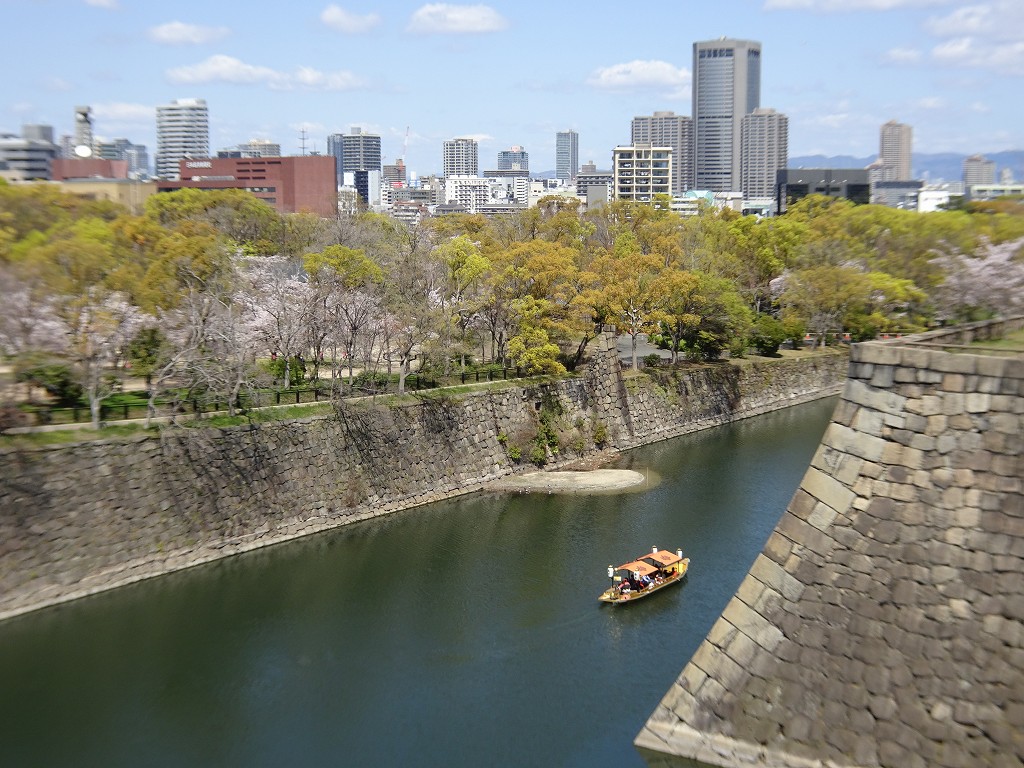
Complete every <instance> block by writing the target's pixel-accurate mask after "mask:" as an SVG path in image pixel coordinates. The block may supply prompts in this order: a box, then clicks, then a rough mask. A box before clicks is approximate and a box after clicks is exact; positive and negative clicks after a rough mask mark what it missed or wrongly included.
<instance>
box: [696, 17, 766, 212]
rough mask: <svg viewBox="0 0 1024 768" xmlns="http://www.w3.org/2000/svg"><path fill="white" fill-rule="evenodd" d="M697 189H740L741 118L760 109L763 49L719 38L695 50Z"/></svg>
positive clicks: (754, 43)
mask: <svg viewBox="0 0 1024 768" xmlns="http://www.w3.org/2000/svg"><path fill="white" fill-rule="evenodd" d="M692 90H693V144H694V153H693V158H694V188H695V189H707V190H711V191H713V192H731V191H738V190H739V188H740V139H741V123H742V120H743V116H744V115H746V114H749V113H751V112H753V111H754V110H755V109H757V108H758V107H759V106H761V44H760V43H757V42H754V41H751V40H733V39H731V38H725V37H723V38H720V39H718V40H709V41H704V42H698V43H694V44H693V89H692Z"/></svg>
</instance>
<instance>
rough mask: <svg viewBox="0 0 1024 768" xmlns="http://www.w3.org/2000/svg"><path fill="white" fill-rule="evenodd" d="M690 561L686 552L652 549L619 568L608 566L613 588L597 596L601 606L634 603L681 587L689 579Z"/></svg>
mask: <svg viewBox="0 0 1024 768" xmlns="http://www.w3.org/2000/svg"><path fill="white" fill-rule="evenodd" d="M689 567H690V558H688V557H683V551H682V550H681V549H677V550H676V551H675V552H674V553H673V552H669V551H668V550H667V549H658V548H657V547H652V551H651V553H650V554H647V555H641V556H640V557H638V558H637V559H636V560H631V561H630V562H628V563H623V564H622V565H620V566H614V565H609V566H608V578H610V579H611V580H612V585H611V586H610V587H608V589H606V590H605V591H604V592H602V593H601V596H600V597H598V600H600V601H601V602H602V603H612V604H614V605H617V604H619V603H631V602H633V601H635V600H639V599H640V598H641V597H647V596H648V595H653V594H654V593H655V592H657V591H658V590H659V589H664V588H665V587H667V586H669V585H670V584H678V583H679V582H680V581H682V580H683V577H684V576H686V571H687V570H688V569H689Z"/></svg>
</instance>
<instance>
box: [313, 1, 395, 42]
mask: <svg viewBox="0 0 1024 768" xmlns="http://www.w3.org/2000/svg"><path fill="white" fill-rule="evenodd" d="M320 21H322V22H323V23H324V24H326V25H327V26H328V27H330V28H331V29H334V30H336V31H338V32H344V33H345V34H346V35H358V34H360V33H362V32H369V31H370V30H371V29H373V28H374V27H375V26H377V25H378V24H380V16H378V15H377V14H376V13H368V14H366V15H365V16H359V15H357V14H354V13H351V12H350V11H346V10H345V9H344V8H342V7H340V6H337V5H328V6H327V7H326V8H324V10H323V13H321V14H320Z"/></svg>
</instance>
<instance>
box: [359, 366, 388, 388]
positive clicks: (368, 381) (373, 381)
mask: <svg viewBox="0 0 1024 768" xmlns="http://www.w3.org/2000/svg"><path fill="white" fill-rule="evenodd" d="M352 388H353V389H358V390H362V391H363V392H383V391H384V390H386V389H387V388H388V375H387V374H386V373H380V372H379V371H363V372H362V373H360V374H358V375H356V377H355V378H354V379H353V380H352Z"/></svg>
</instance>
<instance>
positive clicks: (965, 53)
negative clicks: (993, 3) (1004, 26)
mask: <svg viewBox="0 0 1024 768" xmlns="http://www.w3.org/2000/svg"><path fill="white" fill-rule="evenodd" d="M932 57H933V58H934V59H935V60H937V61H939V62H941V63H943V64H949V65H951V66H954V67H974V68H976V69H991V70H994V71H996V72H1000V73H1002V74H1006V75H1024V41H1018V42H1009V43H996V42H992V41H986V40H984V39H981V38H975V37H959V38H953V39H951V40H946V41H944V42H942V43H939V44H938V45H936V46H935V47H934V48H933V49H932Z"/></svg>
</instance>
